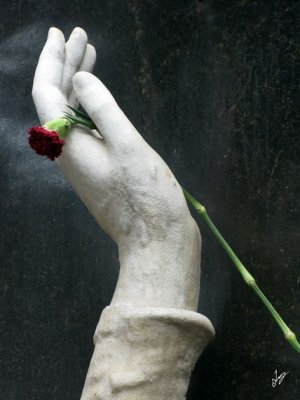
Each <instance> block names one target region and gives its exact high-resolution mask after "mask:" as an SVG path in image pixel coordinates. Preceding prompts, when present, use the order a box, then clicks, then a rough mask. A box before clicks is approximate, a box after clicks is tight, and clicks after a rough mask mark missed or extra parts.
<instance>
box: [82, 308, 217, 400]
mask: <svg viewBox="0 0 300 400" xmlns="http://www.w3.org/2000/svg"><path fill="white" fill-rule="evenodd" d="M213 337H214V328H213V326H212V324H211V322H210V321H209V320H208V319H207V318H206V317H205V316H203V315H202V314H198V313H196V312H193V311H187V310H182V309H172V308H150V307H146V308H143V307H131V306H127V305H118V306H109V307H106V308H105V309H104V310H103V312H102V315H101V318H100V321H99V323H98V326H97V328H96V332H95V335H94V344H95V350H94V354H93V356H92V359H91V363H90V367H89V371H88V374H87V378H86V382H85V386H84V388H83V393H82V397H81V400H112V399H113V400H184V399H185V398H186V392H187V388H188V383H189V379H190V375H191V372H192V369H193V368H194V365H195V363H196V361H197V359H198V357H199V356H200V354H201V353H202V351H203V349H204V348H205V347H206V345H207V344H208V342H209V341H210V340H211V339H212V338H213Z"/></svg>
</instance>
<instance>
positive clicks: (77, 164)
mask: <svg viewBox="0 0 300 400" xmlns="http://www.w3.org/2000/svg"><path fill="white" fill-rule="evenodd" d="M95 60H96V52H95V49H94V48H93V46H91V45H90V44H88V43H87V35H86V33H85V32H84V31H83V30H82V29H81V28H75V29H74V31H73V32H72V34H71V36H70V38H69V40H68V41H67V42H66V43H65V39H64V36H63V34H62V32H61V31H59V30H58V29H56V28H51V29H50V30H49V34H48V39H47V42H46V44H45V46H44V49H43V51H42V53H41V56H40V59H39V62H38V65H37V69H36V73H35V77H34V84H33V91H32V95H33V99H34V103H35V106H36V109H37V113H38V116H39V119H40V121H41V123H42V124H44V123H45V122H47V121H49V120H51V119H54V118H57V117H60V116H62V115H63V112H64V111H65V110H66V104H69V105H71V106H73V107H74V106H75V107H76V106H77V105H78V102H80V104H81V105H82V106H83V108H84V109H85V111H86V112H87V113H88V114H89V116H90V117H91V118H92V119H93V121H94V123H95V124H96V126H97V128H98V130H99V132H100V133H101V136H102V137H100V136H97V135H96V134H95V135H92V134H91V133H90V132H88V131H87V128H84V127H80V126H78V125H77V126H76V127H74V128H72V132H71V133H70V134H69V135H68V137H67V138H66V143H65V145H64V148H63V153H62V155H61V156H60V157H59V158H57V163H58V165H59V167H60V168H61V169H62V171H63V172H64V174H65V176H66V177H67V178H68V179H69V181H70V182H71V184H72V186H73V188H74V189H75V191H76V192H77V193H78V195H79V197H80V198H81V200H82V201H83V202H84V203H85V205H86V206H87V208H88V209H89V211H90V212H91V214H92V215H93V217H94V218H95V220H96V221H97V222H98V224H99V225H100V226H101V227H102V229H103V230H104V231H105V232H107V234H108V235H109V236H110V237H111V238H112V239H113V240H114V241H115V242H116V243H117V245H118V251H119V258H120V273H119V279H118V282H117V286H116V289H115V293H114V296H113V299H112V302H111V305H110V306H109V307H106V309H105V310H104V311H103V313H102V316H101V319H100V322H99V324H98V327H97V329H96V333H95V336H94V343H95V351H94V354H93V357H92V360H91V364H90V368H89V371H88V375H87V379H86V383H85V387H84V390H83V394H82V400H92V399H94V400H96V399H98V400H100V399H101V400H108V399H118V400H129V399H130V400H142V399H147V400H150V399H163V400H168V399H170V400H181V399H184V398H185V395H186V391H187V385H188V382H189V376H190V373H191V370H192V368H193V366H194V364H195V362H196V360H197V358H198V357H199V355H200V353H201V351H202V350H203V348H204V347H205V346H206V344H207V342H208V341H209V340H210V339H211V337H212V336H213V334H214V331H213V327H212V325H211V323H210V322H209V320H208V319H207V318H206V317H204V316H202V315H201V314H198V313H196V311H197V307H198V297H199V283H200V249H201V238H200V233H199V230H198V227H197V225H196V223H195V221H194V220H193V218H192V217H191V215H190V212H189V210H188V207H187V204H186V201H185V198H184V195H183V193H182V190H181V187H180V185H179V184H178V182H177V180H176V178H175V177H174V175H173V174H172V172H171V171H170V169H169V168H168V166H167V165H166V163H165V162H164V161H163V160H162V159H161V158H160V156H159V155H158V154H157V153H156V152H155V151H154V150H153V149H152V148H151V147H150V146H149V145H148V144H147V143H146V142H145V141H144V139H143V138H142V137H141V135H140V134H139V133H138V132H137V131H136V129H135V128H134V127H133V125H132V124H131V123H130V121H129V120H128V119H127V118H126V116H125V115H124V113H123V112H122V111H121V109H120V108H119V106H118V105H117V103H116V101H115V100H114V98H113V97H112V95H111V94H110V92H109V91H108V89H107V88H106V87H105V86H104V85H103V84H102V83H101V82H100V81H99V80H98V79H97V78H96V77H95V76H94V75H92V74H91V71H92V70H93V67H94V64H95Z"/></svg>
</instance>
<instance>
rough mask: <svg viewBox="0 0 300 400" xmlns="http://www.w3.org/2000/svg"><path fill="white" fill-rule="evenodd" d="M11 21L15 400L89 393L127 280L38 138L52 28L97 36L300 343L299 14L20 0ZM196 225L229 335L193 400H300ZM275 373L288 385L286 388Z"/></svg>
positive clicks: (203, 363) (274, 9)
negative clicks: (108, 317) (36, 81)
mask: <svg viewBox="0 0 300 400" xmlns="http://www.w3.org/2000/svg"><path fill="white" fill-rule="evenodd" d="M1 12H2V23H1V24H0V31H1V41H0V54H1V57H0V69H1V75H0V82H1V94H0V102H1V106H0V110H1V127H0V129H1V137H2V141H1V147H0V168H1V174H0V188H1V190H0V206H1V207H0V221H1V226H2V228H1V232H0V235H1V240H0V254H1V268H0V274H1V279H0V297H1V302H0V317H1V318H0V371H1V374H0V387H1V394H0V399H2V398H3V399H5V400H13V399H16V398H24V399H25V398H26V399H33V400H34V399H39V400H49V399H57V400H60V399H64V400H68V399H70V400H71V399H72V400H73V399H76V398H79V397H80V393H81V390H82V387H83V383H84V379H85V374H86V371H87V368H88V364H89V360H90V357H91V354H92V350H93V344H92V336H93V333H94V329H95V327H96V324H97V321H98V319H99V315H100V312H101V310H102V309H103V308H104V307H105V305H107V304H108V303H109V302H110V300H111V296H112V293H113V289H114V286H115V283H116V279H117V275H118V259H117V252H116V247H115V246H114V244H113V243H112V242H111V240H110V239H109V238H107V237H106V236H105V234H104V233H103V232H102V231H101V230H100V229H99V228H98V226H97V225H96V223H95V222H94V221H93V219H92V217H91V216H90V215H89V213H88V211H87V210H86V209H85V207H84V205H83V204H82V203H81V202H80V201H79V199H78V198H77V197H76V195H75V194H74V193H73V191H72V189H71V187H70V185H69V184H68V183H67V182H66V180H65V178H64V177H63V176H62V174H61V173H60V171H59V170H58V168H57V166H56V165H55V164H53V163H51V162H50V161H49V160H44V159H43V158H38V157H37V156H36V155H35V154H34V153H33V152H32V151H31V149H30V148H29V147H28V145H27V142H26V130H27V128H28V127H30V126H31V125H34V124H36V123H37V117H36V114H35V111H34V107H33V104H32V101H31V95H30V92H31V83H32V77H33V72H34V68H35V65H36V62H37V59H38V56H39V52H40V50H41V48H42V46H43V43H44V41H45V38H46V35H47V31H48V28H49V27H50V26H57V27H59V28H61V29H62V30H63V31H64V32H65V34H66V36H67V35H68V34H69V33H70V32H71V30H72V29H73V28H74V27H75V26H81V27H83V28H84V29H86V30H87V32H88V34H89V37H90V42H91V43H92V44H94V45H95V47H96V49H97V52H98V61H97V66H96V70H95V73H96V75H97V76H99V77H100V78H101V79H102V80H103V82H104V83H105V84H106V85H107V86H108V87H109V89H110V90H111V91H112V93H113V94H114V95H115V97H116V99H117V101H118V102H119V104H120V105H121V107H122V108H123V109H124V111H125V112H126V114H127V115H128V116H129V118H130V119H131V120H132V121H133V123H134V124H135V125H136V127H137V128H138V129H139V131H140V132H141V133H142V134H143V136H144V138H145V139H146V140H147V141H148V142H149V143H150V144H151V145H152V146H153V147H154V148H155V150H157V151H158V152H159V153H160V155H161V156H162V157H163V158H164V159H165V160H166V162H167V163H168V164H169V166H170V167H171V169H172V170H173V172H174V173H175V175H176V177H177V178H178V180H179V181H180V183H181V184H182V185H183V186H185V187H186V188H187V189H189V190H190V191H191V192H192V193H193V194H194V195H195V196H196V197H197V198H199V199H200V200H201V201H202V203H204V204H205V205H206V208H207V210H208V211H209V213H210V215H211V218H212V219H213V220H214V221H215V223H216V224H217V226H218V227H219V228H220V230H221V231H222V233H223V234H224V236H225V237H226V238H227V240H228V241H229V242H230V243H231V244H232V247H233V248H234V249H235V250H236V251H237V253H238V255H239V256H240V258H241V259H242V260H243V261H244V263H245V264H246V265H247V266H248V267H249V270H250V271H251V272H252V274H253V275H254V276H255V278H256V280H257V282H258V284H259V285H260V287H261V289H263V290H264V292H265V293H266V294H267V296H268V297H269V299H270V300H271V301H272V302H273V304H274V305H275V306H276V308H277V309H278V311H279V312H280V313H281V314H282V316H283V317H284V319H285V320H286V322H287V323H288V324H289V325H290V327H291V329H292V330H294V331H295V333H297V334H298V336H300V262H299V259H300V258H299V254H300V249H299V240H300V229H299V222H300V209H299V200H300V186H299V182H300V179H299V177H300V159H299V156H300V135H299V122H300V121H299V119H300V117H299V115H300V114H299V85H300V73H299V61H300V60H299V59H300V51H299V28H300V24H299V5H298V4H297V2H295V1H287V0H282V1H279V0H274V1H272V2H261V1H255V0H253V1H252V0H235V1H233V0H227V1H225V0H204V1H195V0H180V1H179V0H173V1H171V0H166V1H164V2H160V1H153V0H152V1H150V0H147V1H144V2H140V1H137V0H127V1H126V0H111V1H92V0H86V1H82V0H74V1H72V2H63V3H61V2H59V1H57V0H54V1H52V2H46V1H44V0H42V1H36V0H32V1H17V0H12V1H11V2H10V3H9V5H8V4H7V3H4V2H2V10H1ZM196 218H198V217H196ZM198 222H199V225H200V228H201V232H202V238H203V260H202V281H201V282H202V290H201V297H200V306H199V311H200V312H202V313H203V314H205V315H206V316H207V317H209V318H210V319H211V320H212V322H213V324H214V325H215V328H216V333H217V336H216V339H215V341H214V343H213V344H212V345H210V347H209V348H207V350H206V351H205V354H203V356H202V357H201V359H200V361H199V362H198V364H197V366H196V369H195V371H194V373H193V376H192V380H191V384H190V389H189V392H188V395H187V399H188V400H199V399H202V400H208V399H209V400H221V399H222V400H229V399H236V400H239V399H241V400H245V399H260V400H277V399H278V400H279V399H280V400H294V399H297V398H299V397H300V354H297V353H296V352H295V351H294V350H293V349H292V348H291V347H290V346H289V345H288V344H287V343H286V342H285V340H284V338H283V336H282V334H281V332H280V330H279V328H278V327H277V326H276V325H275V323H274V322H273V320H272V319H271V317H270V316H269V314H268V313H267V311H266V310H265V308H264V307H263V305H262V304H261V302H260V301H259V300H258V299H257V298H256V296H255V295H254V293H252V292H251V290H250V289H249V288H248V287H246V286H245V285H244V283H243V281H242V279H241V278H240V276H239V274H238V273H237V271H236V270H235V269H234V267H233V266H232V264H231V262H230V261H229V259H228V258H227V257H226V255H225V254H224V252H223V250H222V249H221V248H220V246H219V245H218V244H217V243H216V241H215V239H214V238H213V237H212V235H211V233H210V232H209V231H208V229H207V228H206V227H205V226H204V224H203V222H202V221H201V220H199V219H198ZM275 370H277V371H278V373H281V372H284V371H285V372H287V371H288V372H289V373H288V375H287V376H286V377H285V379H284V381H283V382H282V383H281V384H280V385H279V384H277V386H276V387H275V388H273V387H272V378H274V372H275Z"/></svg>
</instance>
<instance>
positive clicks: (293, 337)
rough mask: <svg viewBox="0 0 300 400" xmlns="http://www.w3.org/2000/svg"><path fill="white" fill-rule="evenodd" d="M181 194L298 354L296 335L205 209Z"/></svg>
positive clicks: (185, 192)
mask: <svg viewBox="0 0 300 400" xmlns="http://www.w3.org/2000/svg"><path fill="white" fill-rule="evenodd" d="M183 193H184V195H185V198H186V199H187V200H188V201H189V202H190V203H191V204H192V205H193V206H194V208H195V209H196V210H197V212H198V213H199V214H200V215H201V217H202V218H203V219H204V220H205V222H206V223H207V225H208V226H209V228H210V230H211V231H212V232H213V234H214V235H215V237H216V238H217V240H218V241H219V243H220V244H221V246H222V247H223V248H224V250H225V251H226V253H227V254H228V256H229V257H230V258H231V260H232V261H233V263H234V265H235V266H236V268H237V269H238V270H239V272H240V274H241V275H242V277H243V279H244V281H245V282H246V283H247V285H249V286H250V287H251V288H252V289H253V290H254V291H255V293H256V294H257V295H258V297H259V298H260V299H261V301H262V302H263V303H264V305H265V306H266V307H267V309H268V310H269V311H270V313H271V315H272V317H273V318H274V320H275V321H276V322H277V324H278V326H279V327H280V329H281V330H282V332H283V334H284V337H285V339H286V340H287V341H288V342H289V343H290V344H291V346H293V347H294V349H295V350H296V351H298V352H299V353H300V343H299V342H298V340H297V338H296V335H295V334H294V332H292V331H291V330H290V328H289V327H288V326H287V325H286V323H285V322H284V321H283V319H282V318H281V316H280V315H279V314H278V312H277V311H276V310H275V308H274V307H273V306H272V304H271V303H270V301H269V300H268V299H267V298H266V296H265V295H264V294H263V292H262V291H261V290H260V288H259V287H258V286H257V284H256V282H255V279H254V278H253V276H252V275H251V274H250V273H249V272H248V270H247V269H246V268H245V266H244V265H243V264H242V262H241V261H240V260H239V258H238V257H237V256H236V254H235V253H234V251H233V250H232V249H231V247H230V246H229V244H228V243H227V242H226V240H225V239H224V238H223V236H222V235H221V233H220V232H219V230H218V229H217V227H216V226H215V224H214V223H213V222H212V220H211V219H210V218H209V216H208V214H207V211H206V209H205V207H203V205H202V204H200V203H199V202H198V201H197V200H196V199H195V198H194V197H193V196H192V195H191V194H190V193H189V192H188V191H186V190H185V189H183Z"/></svg>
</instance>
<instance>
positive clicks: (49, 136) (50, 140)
mask: <svg viewBox="0 0 300 400" xmlns="http://www.w3.org/2000/svg"><path fill="white" fill-rule="evenodd" d="M28 135H29V136H28V142H29V144H30V146H31V147H32V148H33V150H35V151H36V153H37V154H39V155H41V156H47V157H48V158H50V160H52V161H54V159H55V158H56V157H59V156H60V155H61V153H62V147H63V145H64V144H65V141H64V140H63V139H60V137H59V136H58V133H57V132H56V131H51V130H49V129H46V128H44V127H42V126H33V127H32V128H30V129H29V131H28Z"/></svg>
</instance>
